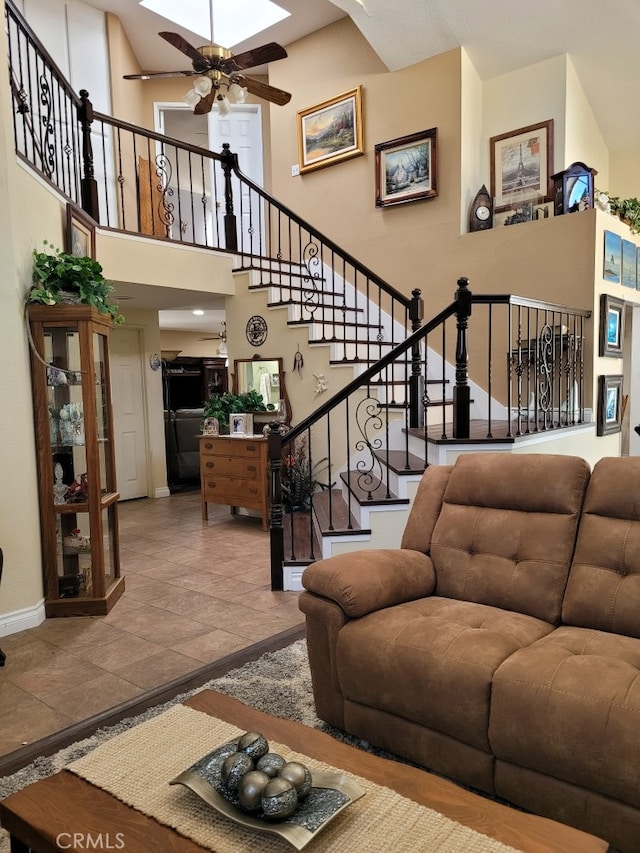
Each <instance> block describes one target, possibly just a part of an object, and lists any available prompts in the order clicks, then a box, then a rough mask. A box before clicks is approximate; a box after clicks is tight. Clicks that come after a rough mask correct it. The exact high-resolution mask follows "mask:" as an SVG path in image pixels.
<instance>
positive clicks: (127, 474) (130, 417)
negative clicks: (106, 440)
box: [109, 329, 148, 500]
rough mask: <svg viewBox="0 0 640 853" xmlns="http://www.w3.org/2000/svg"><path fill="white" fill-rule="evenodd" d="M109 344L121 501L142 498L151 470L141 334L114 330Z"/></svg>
mask: <svg viewBox="0 0 640 853" xmlns="http://www.w3.org/2000/svg"><path fill="white" fill-rule="evenodd" d="M109 343H110V346H109V352H110V357H111V384H112V392H111V396H112V400H113V429H114V433H115V435H114V439H115V456H116V482H117V485H118V491H119V492H120V500H130V499H131V498H143V497H146V496H147V495H148V485H147V484H148V471H147V434H146V430H145V420H144V387H143V380H142V356H141V352H142V348H141V346H140V343H141V342H140V332H139V331H138V330H137V329H114V330H113V332H112V333H111V338H110V342H109Z"/></svg>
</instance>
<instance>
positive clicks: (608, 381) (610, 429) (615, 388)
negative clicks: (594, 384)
mask: <svg viewBox="0 0 640 853" xmlns="http://www.w3.org/2000/svg"><path fill="white" fill-rule="evenodd" d="M621 429H622V376H600V377H598V425H597V434H598V435H609V434H610V433H614V432H620V430H621Z"/></svg>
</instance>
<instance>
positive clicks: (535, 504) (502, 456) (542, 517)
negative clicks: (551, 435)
mask: <svg viewBox="0 0 640 853" xmlns="http://www.w3.org/2000/svg"><path fill="white" fill-rule="evenodd" d="M588 480H589V466H588V465H587V463H586V462H585V461H584V460H583V459H580V458H579V457H577V456H558V455H551V454H511V453H473V454H468V455H465V456H459V457H458V459H457V461H456V464H455V466H454V468H453V471H452V472H451V474H450V476H449V479H448V482H447V485H446V488H445V491H444V503H443V506H442V509H441V511H440V515H439V517H438V520H437V522H436V524H435V528H434V530H433V534H432V536H431V550H430V554H431V558H432V559H433V563H434V566H435V569H436V578H437V585H436V595H441V596H445V597H447V598H457V599H461V600H467V601H475V602H478V603H481V604H489V605H492V606H494V607H502V608H505V609H507V610H512V611H517V612H521V613H526V614H528V615H530V616H534V617H536V618H537V619H542V620H544V621H545V622H551V623H557V622H559V620H560V611H561V606H562V596H563V593H564V590H565V586H566V582H567V576H568V573H569V566H570V564H571V557H572V555H573V550H574V546H575V540H576V532H577V526H578V520H579V517H580V510H581V508H582V503H583V499H584V493H585V489H586V486H587V482H588Z"/></svg>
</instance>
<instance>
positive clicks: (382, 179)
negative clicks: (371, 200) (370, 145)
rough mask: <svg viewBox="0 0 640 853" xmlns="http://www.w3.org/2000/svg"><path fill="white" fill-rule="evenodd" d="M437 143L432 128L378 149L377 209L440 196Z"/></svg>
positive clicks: (435, 132)
mask: <svg viewBox="0 0 640 853" xmlns="http://www.w3.org/2000/svg"><path fill="white" fill-rule="evenodd" d="M437 140H438V128H437V127H432V128H430V129H429V130H420V131H418V132H417V133H412V134H410V135H409V136H401V137H398V139H391V140H389V142H379V143H378V144H377V145H376V147H375V153H376V207H389V206H390V205H394V204H406V203H407V202H408V201H418V200H419V199H423V198H434V197H435V196H437V195H438V168H437V166H438V159H437Z"/></svg>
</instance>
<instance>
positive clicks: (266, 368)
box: [233, 355, 291, 423]
mask: <svg viewBox="0 0 640 853" xmlns="http://www.w3.org/2000/svg"><path fill="white" fill-rule="evenodd" d="M233 391H234V393H235V394H246V393H247V392H248V391H257V392H258V394H260V396H261V397H262V399H263V400H264V404H265V406H268V405H269V404H272V405H273V406H275V408H276V409H277V408H278V403H279V401H280V400H284V407H285V423H289V422H290V420H291V405H290V403H289V397H288V395H287V389H286V387H285V384H284V370H283V367H282V359H281V358H261V357H260V356H257V355H256V356H254V357H253V358H236V359H235V360H234V362H233Z"/></svg>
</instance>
